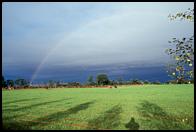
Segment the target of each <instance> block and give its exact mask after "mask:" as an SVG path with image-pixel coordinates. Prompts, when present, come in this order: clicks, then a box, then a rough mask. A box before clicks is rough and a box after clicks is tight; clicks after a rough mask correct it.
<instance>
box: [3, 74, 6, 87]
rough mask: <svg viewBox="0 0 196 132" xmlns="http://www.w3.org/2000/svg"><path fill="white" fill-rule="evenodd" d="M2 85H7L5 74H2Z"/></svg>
mask: <svg viewBox="0 0 196 132" xmlns="http://www.w3.org/2000/svg"><path fill="white" fill-rule="evenodd" d="M2 87H3V88H5V87H6V81H5V79H4V76H2Z"/></svg>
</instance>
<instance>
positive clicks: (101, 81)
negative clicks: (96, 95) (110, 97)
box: [96, 74, 110, 85]
mask: <svg viewBox="0 0 196 132" xmlns="http://www.w3.org/2000/svg"><path fill="white" fill-rule="evenodd" d="M96 81H97V84H98V85H107V84H109V83H110V81H109V79H108V76H107V74H99V75H97V78H96Z"/></svg>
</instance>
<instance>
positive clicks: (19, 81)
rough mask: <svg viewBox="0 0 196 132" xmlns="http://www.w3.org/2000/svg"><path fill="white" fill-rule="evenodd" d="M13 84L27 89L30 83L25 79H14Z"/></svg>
mask: <svg viewBox="0 0 196 132" xmlns="http://www.w3.org/2000/svg"><path fill="white" fill-rule="evenodd" d="M15 84H16V86H19V87H28V86H29V84H30V82H29V81H27V80H25V79H16V80H15Z"/></svg>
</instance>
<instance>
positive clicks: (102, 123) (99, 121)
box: [87, 105, 122, 130]
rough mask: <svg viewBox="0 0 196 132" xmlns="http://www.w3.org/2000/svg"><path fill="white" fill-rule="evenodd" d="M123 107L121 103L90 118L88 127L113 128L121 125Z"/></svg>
mask: <svg viewBox="0 0 196 132" xmlns="http://www.w3.org/2000/svg"><path fill="white" fill-rule="evenodd" d="M121 112H122V108H121V106H119V105H115V106H113V107H112V108H111V109H109V110H108V111H106V112H105V113H104V114H103V115H101V116H99V117H98V118H95V119H93V120H90V121H89V122H88V127H87V129H94V130H96V129H113V128H115V127H118V126H119V125H120V113H121Z"/></svg>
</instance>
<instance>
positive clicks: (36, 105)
mask: <svg viewBox="0 0 196 132" xmlns="http://www.w3.org/2000/svg"><path fill="white" fill-rule="evenodd" d="M68 99H71V98H67V99H59V100H54V101H48V102H42V103H38V104H33V105H30V106H25V107H21V108H16V109H10V108H5V109H4V110H5V111H10V112H17V111H22V110H26V109H31V108H33V107H38V106H41V105H48V104H51V103H55V102H60V101H64V100H68Z"/></svg>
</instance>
